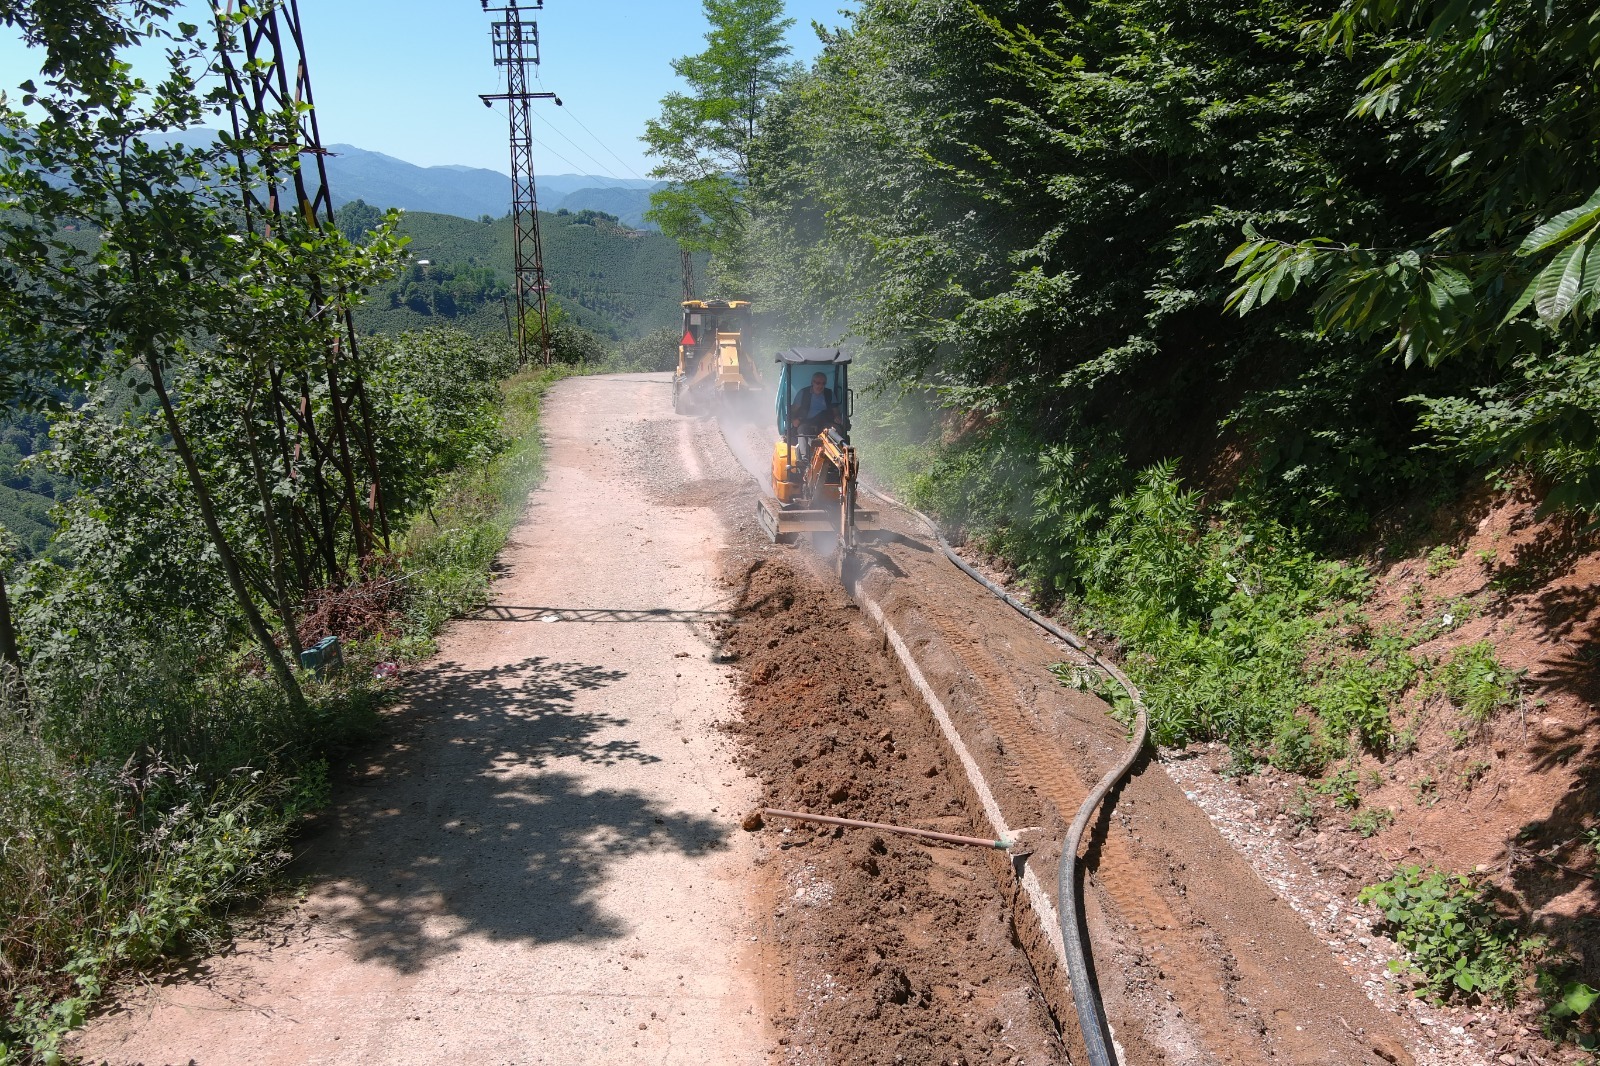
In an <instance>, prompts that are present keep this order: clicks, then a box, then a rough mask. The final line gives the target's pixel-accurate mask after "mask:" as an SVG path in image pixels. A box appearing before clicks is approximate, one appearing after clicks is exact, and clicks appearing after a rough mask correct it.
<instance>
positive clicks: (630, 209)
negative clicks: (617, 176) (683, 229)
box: [556, 181, 666, 230]
mask: <svg viewBox="0 0 1600 1066" xmlns="http://www.w3.org/2000/svg"><path fill="white" fill-rule="evenodd" d="M665 184H666V183H665V182H660V181H653V182H650V183H649V184H648V185H647V186H645V187H643V188H624V187H620V186H617V185H610V186H605V187H591V188H587V189H577V190H575V191H573V192H570V193H568V194H567V195H566V196H565V197H564V198H563V199H562V200H561V202H560V203H558V204H556V210H558V211H570V212H572V213H573V214H577V213H578V212H579V211H584V210H588V211H604V212H605V213H606V214H608V215H616V216H617V218H618V219H620V220H621V221H622V224H623V225H624V226H631V227H633V228H634V229H651V230H653V229H657V228H659V227H657V226H656V225H655V223H653V222H646V221H645V219H644V213H645V212H646V211H648V210H650V193H651V192H652V191H653V190H655V189H658V188H660V187H661V186H662V185H665Z"/></svg>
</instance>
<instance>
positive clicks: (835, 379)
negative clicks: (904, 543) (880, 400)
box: [756, 348, 878, 574]
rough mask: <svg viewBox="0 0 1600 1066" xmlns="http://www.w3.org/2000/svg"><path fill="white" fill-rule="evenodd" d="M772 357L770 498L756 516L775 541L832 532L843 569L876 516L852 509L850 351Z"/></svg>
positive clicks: (855, 469)
mask: <svg viewBox="0 0 1600 1066" xmlns="http://www.w3.org/2000/svg"><path fill="white" fill-rule="evenodd" d="M777 362H778V364H779V366H781V367H782V370H780V371H779V374H778V386H777V390H776V391H777V402H776V408H777V416H778V441H777V443H776V444H775V445H773V449H772V497H771V498H763V499H762V500H761V502H760V504H759V505H758V506H757V510H756V517H757V519H759V520H760V522H761V527H762V528H763V529H765V530H766V531H767V536H768V537H770V538H772V540H774V541H791V540H794V539H796V538H797V537H798V536H799V535H800V534H802V533H810V534H819V533H821V534H832V535H833V536H834V537H835V538H836V540H835V544H836V550H837V553H838V566H839V570H840V573H841V574H842V573H843V571H844V566H845V562H846V560H847V559H848V558H849V557H850V555H851V554H852V553H853V552H854V551H855V550H856V544H857V540H858V536H859V534H860V533H861V532H862V531H864V530H867V529H871V528H873V527H874V526H875V525H876V523H877V518H878V513H877V512H876V511H866V510H861V509H859V508H857V507H856V489H857V485H858V481H859V479H860V474H861V466H860V463H859V462H858V461H857V459H856V450H855V448H854V446H852V445H851V443H850V415H851V413H852V409H853V408H854V406H855V405H854V402H853V397H852V395H851V392H850V379H849V373H850V356H848V355H846V354H845V353H844V352H843V351H841V350H840V349H838V348H790V349H789V350H788V351H784V352H779V353H778V358H777Z"/></svg>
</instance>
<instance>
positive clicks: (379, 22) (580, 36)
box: [0, 0, 851, 178]
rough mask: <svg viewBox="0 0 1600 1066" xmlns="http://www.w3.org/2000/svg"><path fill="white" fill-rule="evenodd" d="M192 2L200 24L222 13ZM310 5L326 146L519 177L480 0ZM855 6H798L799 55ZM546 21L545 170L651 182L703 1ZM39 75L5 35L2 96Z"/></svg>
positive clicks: (541, 130) (569, 11)
mask: <svg viewBox="0 0 1600 1066" xmlns="http://www.w3.org/2000/svg"><path fill="white" fill-rule="evenodd" d="M181 6H182V8H183V9H184V10H185V12H187V13H188V15H187V17H188V18H189V19H190V20H191V21H195V20H198V18H199V17H202V16H203V13H204V12H205V11H207V10H209V8H208V6H207V5H205V4H195V3H183V4H182V5H181ZM299 6H300V17H301V20H302V22H303V23H304V25H305V31H306V36H307V39H306V50H307V52H308V53H309V56H310V63H311V82H312V87H313V88H314V89H315V91H316V100H317V112H318V119H319V122H320V125H321V129H322V138H323V141H324V142H325V143H328V144H338V143H345V144H353V145H356V146H358V147H361V148H367V149H371V150H373V151H377V152H384V153H386V154H388V155H392V156H397V157H399V158H401V159H404V160H407V161H409V162H412V163H417V164H420V165H422V166H434V165H438V164H444V163H459V164H464V165H467V166H480V167H491V168H493V169H495V170H500V171H504V170H507V169H508V163H507V150H506V116H505V111H504V110H503V107H501V108H499V109H497V110H495V111H490V110H487V109H485V108H484V106H483V104H482V103H481V102H480V101H479V100H478V95H477V94H479V93H484V92H496V91H499V90H500V86H499V85H497V84H496V79H497V76H498V73H499V72H498V71H496V70H495V68H494V67H493V66H492V65H491V63H490V57H489V22H490V19H489V16H487V15H485V14H484V13H483V11H482V9H481V5H480V4H479V3H478V2H477V0H299ZM850 6H851V5H850V4H849V2H848V0H788V8H789V15H790V16H791V17H792V18H794V19H795V20H796V25H795V27H794V28H793V30H791V31H790V43H791V46H792V47H793V48H794V54H795V57H796V58H798V59H805V60H809V59H810V58H812V57H813V56H814V55H815V54H816V52H817V49H818V45H817V40H816V35H815V34H814V33H813V32H812V31H811V27H810V23H811V21H812V20H816V21H818V22H822V23H824V24H825V25H840V24H842V23H843V22H844V21H845V16H843V15H841V14H840V13H839V9H840V8H848V7H850ZM196 13H199V14H196ZM535 17H536V18H537V20H538V23H539V30H540V36H541V38H542V44H543V48H542V53H543V55H542V59H543V62H542V64H541V67H540V78H541V81H542V82H543V87H544V88H545V89H548V90H551V91H553V92H555V93H557V94H558V95H559V96H560V97H561V99H562V101H563V102H564V103H565V104H566V105H567V106H566V107H565V108H556V107H554V106H553V105H551V104H548V103H547V104H543V105H537V113H538V114H539V115H540V118H539V119H536V120H535V131H534V133H535V136H537V137H538V138H539V139H540V140H541V141H543V142H544V144H545V145H547V146H548V147H547V148H545V149H536V150H537V151H538V153H539V154H538V156H537V157H536V163H537V166H538V168H539V170H540V172H542V173H546V174H559V173H568V172H574V171H576V172H579V173H585V174H610V175H612V176H615V177H624V178H631V177H637V176H642V175H645V174H647V173H648V169H649V162H648V161H647V160H646V159H645V157H644V154H643V150H642V147H643V146H642V145H640V143H639V140H638V138H639V134H640V133H642V132H643V130H644V122H645V119H647V118H650V117H652V116H654V115H655V114H656V113H657V112H658V110H659V107H658V102H659V101H660V99H661V97H662V95H663V94H664V93H666V92H668V91H669V90H670V89H671V88H672V87H673V84H674V82H675V79H674V77H673V74H672V69H671V67H670V66H669V65H668V64H669V62H670V61H671V60H672V59H673V58H674V57H676V56H680V55H685V54H688V53H691V52H697V51H699V50H700V49H701V48H702V47H704V39H703V37H704V34H705V29H706V27H705V20H704V15H703V14H702V12H701V9H700V4H699V2H698V0H658V2H655V3H649V2H644V0H547V3H546V6H545V9H544V10H543V11H541V12H538V13H537V14H536V16H535ZM37 72H38V65H37V60H36V58H35V57H34V56H33V55H32V54H30V52H29V51H28V50H27V49H26V48H24V47H23V46H22V44H21V43H20V41H19V40H18V38H17V37H16V35H15V34H14V33H12V32H11V31H9V30H0V88H3V89H6V90H8V91H10V92H11V95H12V96H13V97H15V95H16V93H15V86H16V85H17V83H18V82H21V81H24V80H25V79H27V78H29V77H32V76H33V75H34V74H36V73H37ZM578 123H582V125H583V126H587V127H588V129H589V130H591V131H593V133H594V134H595V136H596V137H597V138H598V139H599V141H601V142H602V143H603V144H604V146H605V147H601V146H600V145H597V144H596V143H595V140H594V139H591V137H590V136H589V134H588V133H587V132H586V131H585V130H584V129H583V128H582V127H581V126H580V125H578ZM557 131H559V132H557ZM563 134H564V135H565V136H564V137H563ZM606 148H609V149H610V152H608V151H607V150H606ZM580 149H582V150H580ZM585 152H586V153H587V154H585ZM612 152H614V153H616V157H613V156H612V154H611V153H612ZM617 157H620V158H617ZM602 164H603V165H602Z"/></svg>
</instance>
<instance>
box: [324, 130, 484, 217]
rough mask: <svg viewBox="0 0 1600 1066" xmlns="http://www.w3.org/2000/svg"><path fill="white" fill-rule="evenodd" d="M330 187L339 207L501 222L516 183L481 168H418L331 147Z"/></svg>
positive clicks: (350, 148) (340, 146) (346, 146)
mask: <svg viewBox="0 0 1600 1066" xmlns="http://www.w3.org/2000/svg"><path fill="white" fill-rule="evenodd" d="M328 151H329V153H330V154H329V155H328V156H327V166H328V186H329V188H330V191H331V192H332V193H333V203H334V206H336V207H337V206H339V205H340V204H346V203H349V202H350V201H351V200H365V201H366V202H367V203H369V204H371V205H373V206H374V207H400V208H404V209H405V210H407V211H430V212H433V213H435V214H442V215H459V216H460V217H462V218H477V217H478V216H479V215H490V216H492V217H494V218H499V217H500V216H501V215H503V214H505V213H506V212H507V211H509V210H510V209H511V179H510V178H509V177H507V176H506V175H505V174H502V173H500V172H499V171H497V170H483V169H481V168H476V167H462V166H442V167H419V166H417V165H416V164H414V163H407V162H406V161H405V160H403V159H396V158H395V157H394V156H392V155H384V154H383V153H382V152H369V151H367V150H366V149H364V148H357V147H355V146H354V145H349V144H331V145H329V146H328Z"/></svg>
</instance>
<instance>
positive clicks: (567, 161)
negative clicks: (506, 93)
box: [495, 108, 625, 188]
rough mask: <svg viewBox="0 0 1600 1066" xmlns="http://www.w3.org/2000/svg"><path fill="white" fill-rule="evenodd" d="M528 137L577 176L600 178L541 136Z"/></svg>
mask: <svg viewBox="0 0 1600 1066" xmlns="http://www.w3.org/2000/svg"><path fill="white" fill-rule="evenodd" d="M495 110H496V111H499V110H500V109H499V108H495ZM528 139H529V140H531V141H532V142H533V143H534V144H537V145H538V146H539V147H540V148H543V149H544V150H545V151H546V152H549V153H550V154H551V155H553V156H555V157H556V158H557V159H559V160H561V161H562V162H563V163H565V164H566V165H567V166H569V167H571V168H572V172H573V173H574V174H576V175H577V176H579V177H583V178H600V175H598V174H584V173H583V168H582V167H580V166H579V165H578V164H576V163H574V162H573V161H572V160H570V159H568V158H567V157H566V156H564V155H562V154H561V153H560V152H558V151H556V150H555V149H554V148H551V147H550V146H549V145H548V144H545V143H544V142H543V141H541V140H540V139H539V138H537V137H535V136H533V134H531V133H530V134H528ZM601 180H604V179H601ZM612 180H615V179H612ZM618 188H625V186H618Z"/></svg>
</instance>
